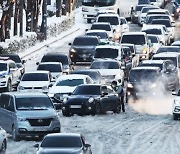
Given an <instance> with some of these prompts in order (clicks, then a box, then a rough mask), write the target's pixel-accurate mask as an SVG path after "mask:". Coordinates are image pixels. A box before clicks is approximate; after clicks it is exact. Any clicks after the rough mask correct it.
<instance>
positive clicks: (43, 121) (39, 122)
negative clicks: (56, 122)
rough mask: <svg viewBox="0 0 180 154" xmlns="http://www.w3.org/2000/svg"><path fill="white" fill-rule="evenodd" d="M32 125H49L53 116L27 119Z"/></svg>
mask: <svg viewBox="0 0 180 154" xmlns="http://www.w3.org/2000/svg"><path fill="white" fill-rule="evenodd" d="M27 120H28V121H29V123H30V125H31V126H49V125H50V123H51V120H52V118H48V119H27Z"/></svg>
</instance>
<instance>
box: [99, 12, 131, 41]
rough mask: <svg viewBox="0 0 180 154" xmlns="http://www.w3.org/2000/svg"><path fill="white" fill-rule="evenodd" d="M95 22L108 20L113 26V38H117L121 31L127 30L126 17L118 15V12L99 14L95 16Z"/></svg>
mask: <svg viewBox="0 0 180 154" xmlns="http://www.w3.org/2000/svg"><path fill="white" fill-rule="evenodd" d="M96 22H109V23H110V24H111V26H112V28H113V32H114V40H119V38H120V37H121V35H122V33H123V32H128V31H129V26H128V24H127V21H126V19H125V18H123V17H119V15H118V14H110V13H109V14H107V13H106V14H100V15H98V17H97V19H96Z"/></svg>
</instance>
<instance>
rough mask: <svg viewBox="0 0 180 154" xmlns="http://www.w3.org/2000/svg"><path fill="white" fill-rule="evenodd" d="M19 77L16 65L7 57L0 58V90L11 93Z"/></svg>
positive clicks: (19, 72) (19, 73)
mask: <svg viewBox="0 0 180 154" xmlns="http://www.w3.org/2000/svg"><path fill="white" fill-rule="evenodd" d="M20 77H21V71H20V69H19V68H18V67H17V65H16V63H15V62H14V61H12V60H9V58H8V57H0V89H4V90H5V91H11V90H12V87H17V85H18V82H19V79H20Z"/></svg>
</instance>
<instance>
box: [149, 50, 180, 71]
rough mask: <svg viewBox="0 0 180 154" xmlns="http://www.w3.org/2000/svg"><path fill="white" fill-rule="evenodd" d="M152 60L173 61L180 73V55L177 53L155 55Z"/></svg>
mask: <svg viewBox="0 0 180 154" xmlns="http://www.w3.org/2000/svg"><path fill="white" fill-rule="evenodd" d="M152 60H172V62H173V63H174V65H175V66H176V67H177V71H178V73H179V71H180V70H179V69H180V54H179V53H176V52H166V53H158V54H155V55H153V57H152Z"/></svg>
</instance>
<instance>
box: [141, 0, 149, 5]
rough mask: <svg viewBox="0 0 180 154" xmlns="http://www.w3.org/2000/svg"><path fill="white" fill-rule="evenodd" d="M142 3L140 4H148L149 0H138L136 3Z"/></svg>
mask: <svg viewBox="0 0 180 154" xmlns="http://www.w3.org/2000/svg"><path fill="white" fill-rule="evenodd" d="M140 4H141V5H142V4H148V5H150V4H151V1H150V0H138V5H140Z"/></svg>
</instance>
